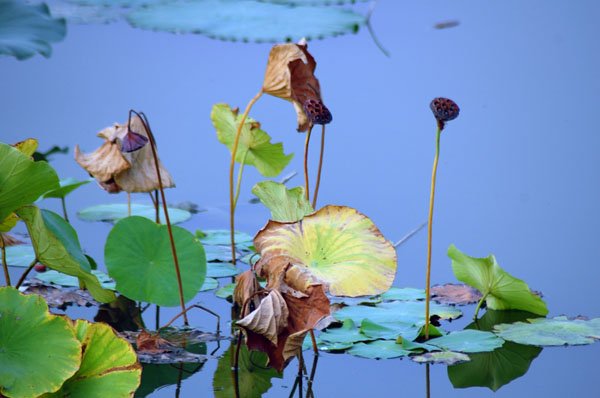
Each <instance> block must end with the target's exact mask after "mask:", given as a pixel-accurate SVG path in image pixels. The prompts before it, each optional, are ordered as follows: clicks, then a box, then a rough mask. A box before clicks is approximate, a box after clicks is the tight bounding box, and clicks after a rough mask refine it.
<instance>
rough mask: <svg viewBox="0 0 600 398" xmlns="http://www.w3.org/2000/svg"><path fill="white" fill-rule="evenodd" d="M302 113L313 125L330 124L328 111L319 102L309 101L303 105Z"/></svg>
mask: <svg viewBox="0 0 600 398" xmlns="http://www.w3.org/2000/svg"><path fill="white" fill-rule="evenodd" d="M304 111H305V112H306V114H307V115H308V118H309V119H310V121H311V122H313V124H327V123H331V120H332V119H333V116H331V112H329V109H327V107H326V106H325V105H324V104H323V102H321V101H319V100H314V99H309V100H307V101H306V102H305V103H304Z"/></svg>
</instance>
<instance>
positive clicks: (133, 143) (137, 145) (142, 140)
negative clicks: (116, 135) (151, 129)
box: [121, 131, 148, 152]
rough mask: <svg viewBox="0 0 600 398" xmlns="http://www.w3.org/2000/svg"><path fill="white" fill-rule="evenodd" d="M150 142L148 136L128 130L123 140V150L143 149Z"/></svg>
mask: <svg viewBox="0 0 600 398" xmlns="http://www.w3.org/2000/svg"><path fill="white" fill-rule="evenodd" d="M147 142H148V138H146V137H144V136H143V135H141V134H138V133H134V132H133V131H128V132H127V134H125V136H124V137H123V139H122V140H121V151H123V152H134V151H137V150H138V149H141V148H142V147H143V146H144V145H146V143H147Z"/></svg>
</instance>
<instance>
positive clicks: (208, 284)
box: [200, 278, 219, 292]
mask: <svg viewBox="0 0 600 398" xmlns="http://www.w3.org/2000/svg"><path fill="white" fill-rule="evenodd" d="M218 287H219V281H218V280H216V279H214V278H204V284H202V287H201V288H200V291H201V292H206V291H208V290H214V289H216V288H218Z"/></svg>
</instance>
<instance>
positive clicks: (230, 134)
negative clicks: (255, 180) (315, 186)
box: [210, 104, 294, 177]
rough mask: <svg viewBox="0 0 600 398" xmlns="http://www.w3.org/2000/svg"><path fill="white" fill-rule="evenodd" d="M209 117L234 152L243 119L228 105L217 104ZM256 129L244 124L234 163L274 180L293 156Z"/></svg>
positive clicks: (254, 124)
mask: <svg viewBox="0 0 600 398" xmlns="http://www.w3.org/2000/svg"><path fill="white" fill-rule="evenodd" d="M210 117H211V119H212V121H213V125H214V126H215V128H216V129H217V138H218V139H219V141H220V142H221V143H222V144H225V145H227V148H229V151H230V152H231V151H232V150H233V144H234V141H235V134H236V130H237V128H238V125H239V122H240V120H241V118H242V115H236V114H235V113H234V112H233V111H232V110H231V108H230V107H229V105H227V104H216V105H214V106H213V109H212V112H211V114H210ZM257 126H258V124H257V122H256V121H254V120H253V119H251V118H249V117H247V118H246V120H244V126H243V127H242V131H241V133H240V140H239V144H238V148H237V152H236V153H235V161H236V162H238V163H241V162H242V161H243V162H244V164H247V165H250V166H254V167H256V169H257V170H258V172H259V173H260V174H262V175H263V176H265V177H275V176H277V175H279V174H280V173H281V172H282V171H283V169H284V168H285V166H287V165H288V163H289V162H290V160H292V157H293V156H294V154H290V155H286V154H284V153H283V144H282V143H278V144H272V143H271V137H269V135H268V134H267V133H265V132H264V131H263V130H261V129H260V127H257Z"/></svg>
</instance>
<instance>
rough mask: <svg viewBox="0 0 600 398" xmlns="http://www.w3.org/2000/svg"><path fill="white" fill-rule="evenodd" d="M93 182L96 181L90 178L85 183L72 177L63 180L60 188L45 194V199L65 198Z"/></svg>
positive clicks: (60, 182)
mask: <svg viewBox="0 0 600 398" xmlns="http://www.w3.org/2000/svg"><path fill="white" fill-rule="evenodd" d="M91 181H94V179H93V178H90V179H87V180H84V181H78V180H76V179H75V178H72V177H69V178H63V179H61V180H60V181H59V184H60V188H56V189H53V190H51V191H50V192H46V193H45V194H44V198H64V197H65V196H67V195H68V194H70V193H71V192H73V191H74V190H76V189H77V188H79V187H80V186H82V185H85V184H88V183H90V182H91Z"/></svg>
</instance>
